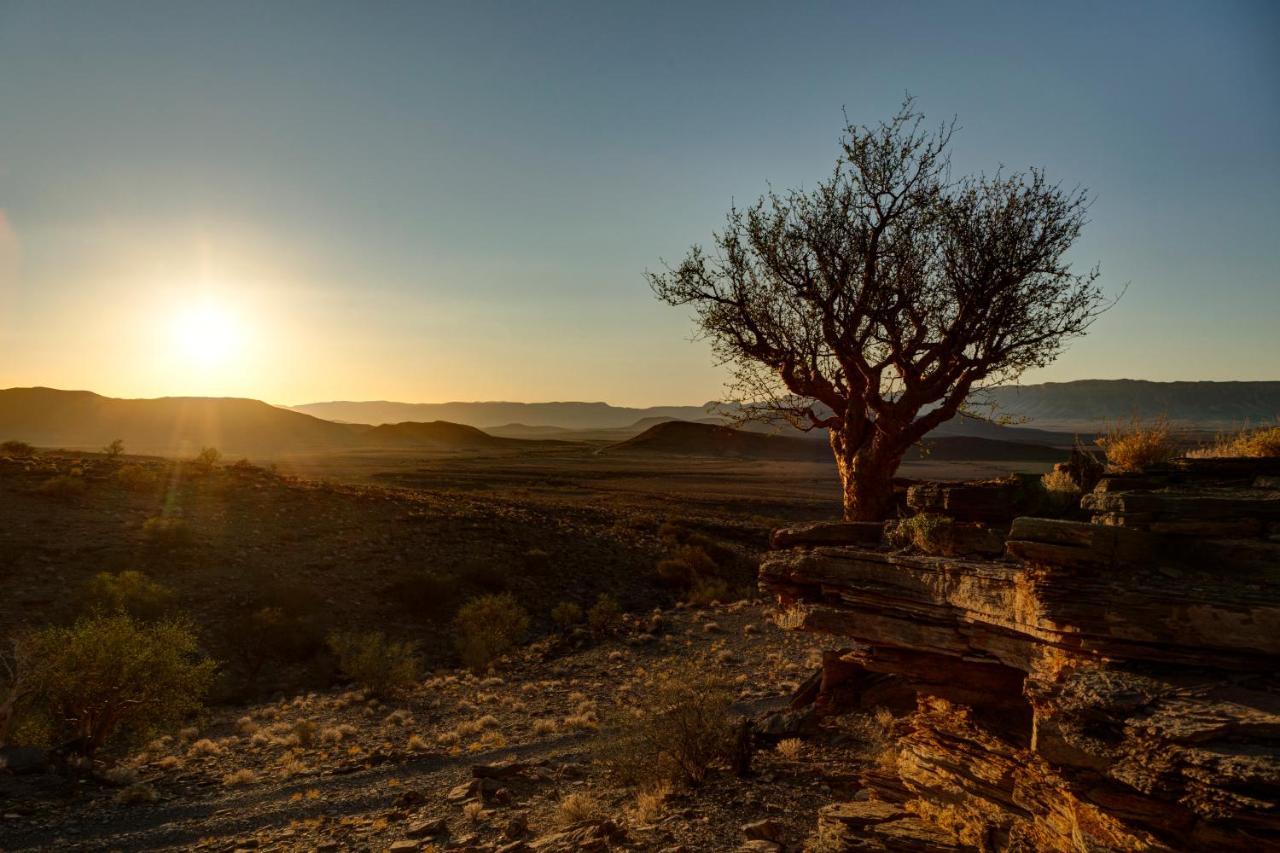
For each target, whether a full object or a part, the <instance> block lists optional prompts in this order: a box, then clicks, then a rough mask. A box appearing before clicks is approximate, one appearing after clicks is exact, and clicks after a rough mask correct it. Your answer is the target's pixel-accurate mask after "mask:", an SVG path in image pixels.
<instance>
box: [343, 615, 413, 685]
mask: <svg viewBox="0 0 1280 853" xmlns="http://www.w3.org/2000/svg"><path fill="white" fill-rule="evenodd" d="M329 648H330V649H332V650H333V653H334V655H335V656H336V657H337V659H338V668H339V669H341V670H342V673H343V675H345V676H347V677H348V678H350V679H351V680H352V681H355V682H356V683H357V684H359V685H361V686H362V687H365V688H367V689H368V690H369V692H371V693H373V694H374V695H375V696H382V697H389V696H394V695H396V694H398V693H403V692H404V691H406V690H408V689H409V688H411V687H412V686H413V685H414V684H415V683H417V681H418V675H419V671H420V668H419V662H418V647H417V646H416V645H415V644H414V643H410V642H398V641H395V640H389V639H387V636H386V635H385V634H383V633H382V632H381V631H369V632H357V631H338V632H334V633H332V634H330V635H329Z"/></svg>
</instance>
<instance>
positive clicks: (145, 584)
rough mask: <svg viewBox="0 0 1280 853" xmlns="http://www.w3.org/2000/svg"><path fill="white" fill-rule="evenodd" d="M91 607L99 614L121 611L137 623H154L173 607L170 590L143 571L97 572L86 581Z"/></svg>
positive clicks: (171, 591) (167, 613)
mask: <svg viewBox="0 0 1280 853" xmlns="http://www.w3.org/2000/svg"><path fill="white" fill-rule="evenodd" d="M88 600H89V606H90V608H92V609H94V610H97V611H99V612H102V613H124V614H126V615H128V616H132V617H133V618H134V619H136V620H138V621H139V622H155V621H157V620H159V619H162V618H164V617H165V616H167V615H169V614H170V613H171V612H172V610H173V590H171V589H169V588H168V587H167V586H164V585H162V584H158V583H156V582H155V581H153V580H151V579H150V578H148V577H147V576H146V575H144V574H143V573H142V572H136V571H124V572H119V573H118V574H111V573H110V572H99V573H98V574H97V575H96V576H95V577H94V579H93V580H92V581H90V582H89V589H88Z"/></svg>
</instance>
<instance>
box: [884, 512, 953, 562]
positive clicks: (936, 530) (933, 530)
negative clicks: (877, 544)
mask: <svg viewBox="0 0 1280 853" xmlns="http://www.w3.org/2000/svg"><path fill="white" fill-rule="evenodd" d="M951 524H952V521H951V519H950V518H948V517H947V516H945V515H934V514H931V513H921V514H920V515H913V516H911V517H910V518H902V519H899V520H898V521H896V522H894V523H891V524H889V525H887V526H886V529H885V538H886V539H887V540H888V542H889V544H890V545H892V546H894V547H895V548H916V549H917V550H920V551H923V552H924V553H926V554H940V553H942V552H943V551H944V550H945V549H946V544H947V540H948V538H949V537H950V535H951Z"/></svg>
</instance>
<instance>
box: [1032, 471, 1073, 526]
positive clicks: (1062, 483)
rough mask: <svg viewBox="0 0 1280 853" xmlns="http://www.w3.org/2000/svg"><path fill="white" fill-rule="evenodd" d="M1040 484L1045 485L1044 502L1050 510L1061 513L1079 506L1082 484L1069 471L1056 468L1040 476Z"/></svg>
mask: <svg viewBox="0 0 1280 853" xmlns="http://www.w3.org/2000/svg"><path fill="white" fill-rule="evenodd" d="M1040 485H1041V486H1043V487H1044V502H1045V505H1046V508H1047V509H1048V510H1049V511H1051V512H1053V513H1055V514H1059V515H1060V514H1063V513H1067V512H1070V511H1071V510H1073V509H1078V508H1079V506H1080V495H1081V494H1082V492H1081V489H1080V484H1079V483H1077V482H1076V480H1075V478H1074V477H1072V476H1071V474H1070V473H1069V472H1067V471H1063V470H1061V469H1059V468H1055V469H1053V470H1052V471H1050V472H1048V473H1047V474H1045V475H1044V476H1042V477H1041V478H1040Z"/></svg>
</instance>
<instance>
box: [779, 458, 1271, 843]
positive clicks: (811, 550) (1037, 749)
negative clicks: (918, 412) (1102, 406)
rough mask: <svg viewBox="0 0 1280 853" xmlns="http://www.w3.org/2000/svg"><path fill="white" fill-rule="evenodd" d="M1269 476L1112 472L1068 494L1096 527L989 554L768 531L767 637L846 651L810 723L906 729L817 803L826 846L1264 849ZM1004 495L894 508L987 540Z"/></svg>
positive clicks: (945, 491)
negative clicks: (855, 717) (823, 642)
mask: <svg viewBox="0 0 1280 853" xmlns="http://www.w3.org/2000/svg"><path fill="white" fill-rule="evenodd" d="M1274 467H1275V463H1274V462H1272V461H1263V462H1252V461H1241V460H1224V461H1222V462H1220V463H1219V462H1217V461H1197V462H1194V463H1186V464H1180V465H1177V466H1173V467H1171V468H1170V469H1168V470H1166V471H1162V472H1160V473H1158V474H1155V475H1151V476H1149V477H1145V478H1144V477H1128V478H1125V479H1124V480H1120V479H1119V478H1110V479H1104V480H1102V481H1101V482H1100V483H1099V484H1098V487H1097V489H1096V490H1095V491H1094V492H1091V493H1089V494H1088V495H1086V496H1085V497H1084V500H1083V502H1082V507H1083V508H1084V509H1085V510H1087V511H1089V512H1091V513H1093V514H1094V517H1093V522H1092V523H1090V522H1079V521H1062V520H1051V519H1041V518H1034V517H1018V518H1013V519H1012V523H1011V525H1010V526H1009V528H1008V530H1009V532H1008V542H1007V552H1006V555H1005V557H1004V558H1003V559H996V560H989V559H987V560H984V559H955V558H948V557H941V556H928V555H923V554H918V553H908V552H905V551H896V552H895V551H892V550H890V549H889V548H887V547H885V546H867V545H861V546H858V545H842V546H830V545H825V544H819V543H817V542H812V540H811V542H812V544H807V543H805V542H803V541H799V540H796V539H794V538H793V539H788V538H787V537H785V536H780V537H778V540H777V541H779V542H780V543H788V544H791V547H787V548H785V549H780V550H775V551H773V552H772V553H770V554H769V555H768V556H767V557H766V558H765V560H764V562H763V564H762V566H761V575H760V581H761V586H762V588H763V589H764V590H765V591H766V592H768V593H769V594H771V595H773V596H774V597H775V598H776V599H777V602H778V604H779V608H780V609H779V620H780V622H781V623H783V624H785V625H787V626H788V627H793V628H797V629H802V630H811V631H820V632H825V633H828V634H831V635H833V636H835V637H838V638H840V648H837V649H833V650H832V651H831V652H830V653H828V654H827V656H826V658H825V663H824V667H823V674H822V678H821V680H820V682H819V683H818V684H817V685H816V686H813V689H811V691H810V692H811V693H812V694H813V699H814V701H815V702H816V705H817V707H818V708H819V710H843V709H848V708H856V707H873V706H877V705H884V706H887V707H890V708H892V709H894V710H895V711H897V712H899V713H901V714H903V716H902V718H901V719H900V720H899V722H898V723H897V730H896V731H895V732H894V736H895V741H896V755H894V756H891V758H892V764H893V767H894V770H893V772H885V771H884V770H883V769H877V770H874V771H869V772H868V773H867V774H865V778H864V780H863V782H864V788H863V791H862V792H861V794H860V798H861V799H859V800H857V801H855V802H852V803H843V804H833V805H832V807H831V808H829V809H828V810H826V811H825V812H824V813H823V816H822V821H821V824H820V828H821V832H822V835H823V837H824V838H825V839H826V840H827V841H828V842H829V843H831V844H833V846H834V847H836V848H841V847H842V848H843V849H850V850H856V849H870V850H930V849H959V850H1027V851H1031V850H1047V851H1082V850H1186V849H1202V850H1264V849H1276V848H1280V542H1277V541H1275V538H1276V536H1277V534H1278V533H1280V527H1278V525H1280V490H1277V489H1276V488H1275V482H1274V479H1272V478H1273V476H1274V475H1273V474H1272V473H1271V471H1272V469H1273V468H1274ZM1215 472H1216V475H1215ZM1006 482H1008V485H1007V486H1006V485H1003V484H993V483H988V484H976V485H973V486H967V487H966V486H956V485H945V486H944V485H939V486H937V487H933V488H924V487H922V486H914V487H913V488H912V491H913V494H912V495H910V496H909V504H910V505H911V506H914V507H917V508H919V509H920V510H922V511H928V512H931V513H940V512H941V513H947V514H949V515H951V517H953V518H955V519H957V520H963V521H970V522H973V521H983V522H987V523H992V524H998V523H999V521H1000V519H1001V518H1002V516H1003V515H1005V514H1006V513H1007V512H1008V510H1009V508H1016V507H1017V506H1018V505H1019V504H1020V502H1022V501H1024V500H1025V496H1024V493H1023V492H1021V491H1019V490H1018V489H1015V488H1013V484H1012V481H1006ZM967 495H970V496H975V500H978V506H977V507H976V508H966V507H965V506H964V505H963V500H964V498H965V496H967ZM1001 501H1004V505H1003V508H1002V504H1001ZM797 542H798V544H795V543H797Z"/></svg>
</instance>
